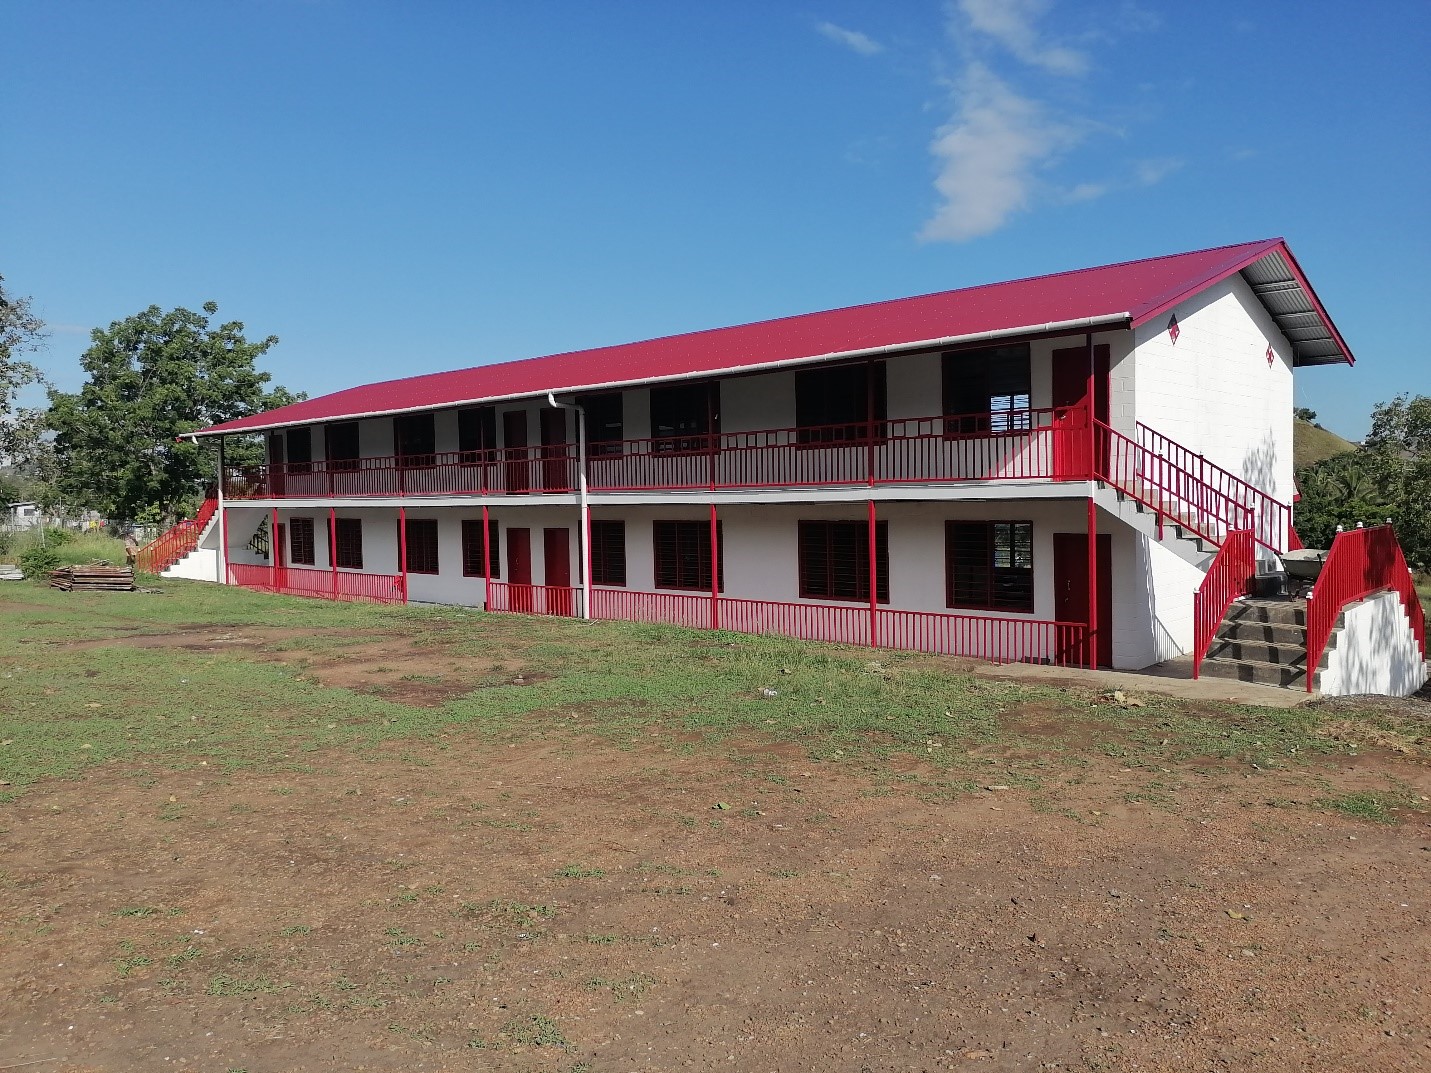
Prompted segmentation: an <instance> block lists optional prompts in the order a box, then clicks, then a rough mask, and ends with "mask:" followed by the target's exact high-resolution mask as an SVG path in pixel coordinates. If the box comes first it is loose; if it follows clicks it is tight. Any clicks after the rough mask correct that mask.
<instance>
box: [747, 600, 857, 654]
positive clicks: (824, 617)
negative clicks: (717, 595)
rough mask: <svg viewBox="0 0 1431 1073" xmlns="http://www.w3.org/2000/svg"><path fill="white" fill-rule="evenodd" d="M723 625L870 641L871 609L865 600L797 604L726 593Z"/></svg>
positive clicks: (843, 640)
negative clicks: (858, 601) (860, 601)
mask: <svg viewBox="0 0 1431 1073" xmlns="http://www.w3.org/2000/svg"><path fill="white" fill-rule="evenodd" d="M720 626H721V629H723V630H731V631H733V632H735V633H757V634H759V633H773V634H777V635H778V636H781V637H794V638H796V639H797V640H801V641H833V642H834V643H836V644H844V645H867V644H869V643H870V610H869V607H867V606H865V605H863V604H844V605H838V606H836V605H831V604H795V603H782V602H780V601H776V600H739V599H732V598H727V597H724V596H723V597H721V600H720Z"/></svg>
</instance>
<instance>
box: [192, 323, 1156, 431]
mask: <svg viewBox="0 0 1431 1073" xmlns="http://www.w3.org/2000/svg"><path fill="white" fill-rule="evenodd" d="M1132 320H1133V314H1132V313H1103V314H1100V315H1099V316H1096V317H1078V318H1076V319H1074V320H1054V321H1049V322H1048V323H1046V324H1025V325H1021V326H1019V327H1017V328H996V329H993V330H992V331H987V332H971V333H969V334H967V335H946V336H941V337H939V338H937V339H916V340H914V341H912V342H908V343H886V344H884V345H882V346H874V347H861V348H859V349H856V350H832V351H830V352H829V353H826V354H810V355H807V356H805V357H800V358H784V359H781V360H780V361H768V362H760V363H758V364H755V365H733V366H727V367H725V368H721V369H702V370H701V371H700V372H691V373H675V374H672V375H670V376H650V377H643V378H641V379H639V380H609V381H603V382H599V383H594V384H573V385H570V386H567V387H555V388H538V389H536V390H534V391H523V392H516V393H513V394H508V395H488V396H484V397H482V398H476V399H451V400H447V401H444V402H440V403H429V404H426V405H423V406H403V407H397V408H394V409H391V410H366V411H363V412H361V413H351V414H333V415H330V416H328V417H320V418H312V417H309V418H304V419H301V420H297V421H275V422H273V423H272V424H267V425H248V426H245V427H244V428H240V429H224V430H222V431H208V430H201V431H199V432H197V433H194V435H196V436H236V435H244V434H247V433H250V432H267V431H268V430H269V429H275V428H288V427H289V426H292V425H312V424H319V423H325V422H329V421H356V420H360V419H363V418H372V417H391V416H395V415H397V414H414V413H421V412H423V411H425V410H446V409H449V408H451V407H454V406H486V405H491V404H493V403H498V402H511V401H513V400H515V399H539V398H541V397H542V396H543V395H553V394H557V393H560V394H562V395H570V394H572V393H574V392H578V391H582V392H596V391H615V390H616V389H618V388H627V387H638V386H641V385H644V384H664V383H670V382H672V381H676V380H704V379H709V378H711V377H716V376H731V375H735V374H738V373H752V372H769V371H771V370H774V369H788V368H791V367H794V366H800V365H813V364H815V363H817V362H825V361H845V360H849V359H854V358H873V357H879V356H881V355H885V354H896V353H900V352H903V351H916V350H933V349H936V348H938V347H948V346H962V345H966V344H969V343H983V342H991V341H993V340H995V339H1011V338H1018V337H1022V336H1037V335H1061V334H1064V333H1074V332H1087V331H1093V330H1095V329H1098V328H1128V327H1131V325H1132ZM315 401H316V400H315Z"/></svg>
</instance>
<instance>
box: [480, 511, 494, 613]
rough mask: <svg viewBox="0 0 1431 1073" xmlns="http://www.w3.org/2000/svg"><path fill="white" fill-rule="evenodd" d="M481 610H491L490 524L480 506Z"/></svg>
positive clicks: (485, 512)
mask: <svg viewBox="0 0 1431 1073" xmlns="http://www.w3.org/2000/svg"><path fill="white" fill-rule="evenodd" d="M482 610H484V611H491V610H492V522H491V519H490V518H488V517H487V504H486V503H483V504H482Z"/></svg>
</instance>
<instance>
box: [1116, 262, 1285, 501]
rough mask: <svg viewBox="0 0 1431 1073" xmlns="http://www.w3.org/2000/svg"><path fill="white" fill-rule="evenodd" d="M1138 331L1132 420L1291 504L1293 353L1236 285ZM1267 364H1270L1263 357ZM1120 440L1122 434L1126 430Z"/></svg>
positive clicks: (1226, 284) (1235, 281) (1238, 281)
mask: <svg viewBox="0 0 1431 1073" xmlns="http://www.w3.org/2000/svg"><path fill="white" fill-rule="evenodd" d="M1173 312H1174V313H1175V314H1176V316H1177V320H1178V338H1177V341H1176V342H1173V341H1172V339H1171V338H1170V337H1169V335H1168V330H1167V328H1168V320H1169V317H1170V316H1171V315H1172V314H1169V315H1165V316H1161V317H1159V318H1158V320H1157V321H1155V322H1152V323H1149V324H1145V325H1143V326H1142V327H1141V328H1138V329H1137V331H1136V340H1135V341H1136V346H1137V349H1136V351H1135V352H1134V355H1133V362H1132V371H1133V381H1134V383H1133V390H1134V395H1135V409H1136V417H1137V420H1139V421H1141V422H1142V423H1143V424H1145V425H1147V426H1149V427H1150V428H1152V429H1153V430H1155V431H1157V432H1161V433H1162V434H1163V435H1165V436H1169V437H1171V438H1172V439H1174V440H1176V441H1177V442H1179V443H1181V444H1182V445H1183V446H1184V447H1187V448H1189V449H1190V450H1192V451H1194V452H1199V453H1201V454H1204V455H1206V456H1207V458H1208V460H1209V461H1210V462H1214V463H1216V464H1217V465H1219V466H1221V467H1222V468H1223V469H1226V470H1228V471H1230V472H1231V473H1234V474H1236V475H1237V476H1239V477H1241V478H1242V479H1243V480H1246V481H1248V482H1249V483H1251V484H1253V485H1255V486H1256V487H1258V488H1260V489H1262V490H1263V491H1264V492H1267V493H1268V494H1269V495H1271V496H1272V497H1274V498H1275V499H1279V500H1281V501H1282V502H1283V503H1291V501H1292V495H1293V491H1294V488H1293V484H1292V349H1291V347H1290V345H1289V344H1288V343H1287V340H1286V337H1284V336H1283V335H1282V332H1281V330H1280V329H1279V328H1278V327H1277V325H1276V323H1275V322H1274V321H1273V320H1272V318H1271V317H1270V316H1268V314H1267V311H1266V310H1265V309H1264V308H1263V307H1262V304H1261V302H1260V301H1258V299H1257V297H1256V296H1255V295H1254V294H1253V293H1252V289H1251V288H1250V287H1249V286H1248V285H1247V283H1246V282H1245V281H1244V280H1243V279H1242V277H1241V276H1233V277H1231V278H1230V279H1226V280H1224V281H1223V282H1221V283H1219V284H1217V285H1215V286H1213V287H1210V288H1209V289H1208V290H1206V291H1204V292H1203V293H1202V294H1200V295H1198V296H1197V297H1196V298H1193V299H1191V300H1189V301H1187V302H1184V303H1183V304H1182V305H1180V306H1178V307H1177V308H1176V309H1175V310H1174V311H1173ZM1269 345H1271V347H1272V350H1273V360H1272V363H1271V365H1270V366H1269V365H1268V363H1267V347H1268V346H1269ZM1124 431H1125V433H1126V430H1124Z"/></svg>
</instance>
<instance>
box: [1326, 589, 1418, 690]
mask: <svg viewBox="0 0 1431 1073" xmlns="http://www.w3.org/2000/svg"><path fill="white" fill-rule="evenodd" d="M1426 673H1427V669H1426V663H1425V662H1424V661H1423V660H1422V658H1421V651H1420V649H1418V648H1417V647H1416V637H1415V635H1414V634H1413V633H1412V632H1411V623H1410V622H1409V621H1408V620H1407V618H1406V609H1405V608H1404V607H1402V605H1401V597H1399V596H1398V595H1397V594H1396V593H1394V592H1379V593H1377V594H1376V595H1374V596H1369V597H1367V598H1366V599H1365V600H1362V601H1360V602H1358V603H1355V604H1352V605H1351V606H1350V607H1348V608H1347V609H1346V610H1345V611H1343V612H1342V616H1341V628H1340V629H1339V630H1338V631H1337V634H1336V647H1335V648H1333V649H1331V650H1330V651H1329V652H1328V653H1327V658H1326V661H1325V666H1324V667H1323V669H1322V671H1321V674H1320V675H1319V677H1318V680H1317V687H1318V689H1319V690H1320V691H1321V694H1322V696H1324V697H1346V696H1353V695H1356V694H1361V693H1378V694H1381V695H1384V696H1389V697H1408V696H1410V695H1411V694H1412V693H1415V692H1416V691H1417V690H1418V689H1420V688H1421V687H1422V686H1423V685H1425V684H1426Z"/></svg>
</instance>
